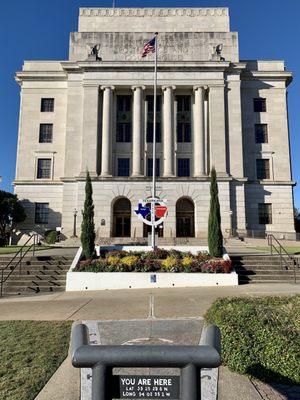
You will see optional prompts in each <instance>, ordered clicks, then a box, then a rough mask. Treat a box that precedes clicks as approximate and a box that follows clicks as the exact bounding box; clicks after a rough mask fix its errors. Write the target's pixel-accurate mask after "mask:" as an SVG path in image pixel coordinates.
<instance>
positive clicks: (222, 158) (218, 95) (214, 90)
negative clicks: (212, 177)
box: [209, 84, 228, 177]
mask: <svg viewBox="0 0 300 400" xmlns="http://www.w3.org/2000/svg"><path fill="white" fill-rule="evenodd" d="M209 133H210V134H209V139H210V143H209V148H210V168H212V166H215V168H216V171H217V174H218V176H223V177H226V176H228V173H227V149H226V126H225V86H224V84H220V85H215V86H209Z"/></svg>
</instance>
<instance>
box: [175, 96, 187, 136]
mask: <svg viewBox="0 0 300 400" xmlns="http://www.w3.org/2000/svg"><path fill="white" fill-rule="evenodd" d="M176 100H177V142H179V143H180V142H181V143H186V142H190V141H191V97H190V96H176Z"/></svg>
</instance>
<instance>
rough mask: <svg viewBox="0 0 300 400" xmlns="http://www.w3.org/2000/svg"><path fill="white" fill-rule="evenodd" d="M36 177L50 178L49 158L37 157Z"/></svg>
mask: <svg viewBox="0 0 300 400" xmlns="http://www.w3.org/2000/svg"><path fill="white" fill-rule="evenodd" d="M37 178H38V179H50V178H51V158H39V159H38V166H37Z"/></svg>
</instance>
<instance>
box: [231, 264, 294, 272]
mask: <svg viewBox="0 0 300 400" xmlns="http://www.w3.org/2000/svg"><path fill="white" fill-rule="evenodd" d="M233 267H234V268H235V269H236V270H241V271H244V270H246V269H247V270H253V271H256V270H258V269H262V270H270V271H289V270H293V271H294V266H293V265H288V266H284V265H283V266H282V267H281V266H280V265H234V264H233ZM297 269H299V268H296V270H297Z"/></svg>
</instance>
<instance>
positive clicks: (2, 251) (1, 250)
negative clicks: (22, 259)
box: [0, 246, 51, 255]
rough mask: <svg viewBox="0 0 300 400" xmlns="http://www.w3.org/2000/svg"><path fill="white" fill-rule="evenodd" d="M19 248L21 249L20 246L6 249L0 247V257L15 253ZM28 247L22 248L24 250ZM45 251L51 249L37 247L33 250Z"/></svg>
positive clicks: (48, 247)
mask: <svg viewBox="0 0 300 400" xmlns="http://www.w3.org/2000/svg"><path fill="white" fill-rule="evenodd" d="M21 247H22V246H6V247H0V255H1V254H11V253H17V252H18V251H19V250H20V248H21ZM28 247H29V246H25V247H24V250H25V249H28ZM46 249H51V247H50V246H37V247H36V248H35V251H39V250H46Z"/></svg>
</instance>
